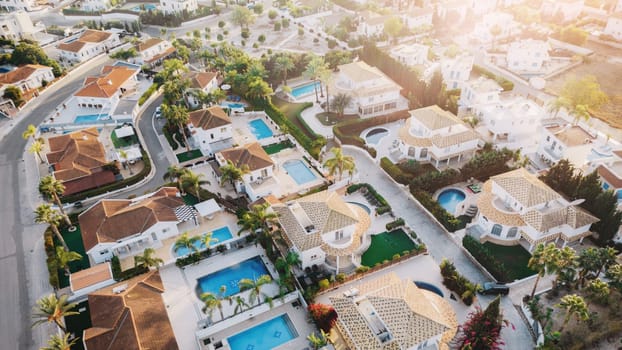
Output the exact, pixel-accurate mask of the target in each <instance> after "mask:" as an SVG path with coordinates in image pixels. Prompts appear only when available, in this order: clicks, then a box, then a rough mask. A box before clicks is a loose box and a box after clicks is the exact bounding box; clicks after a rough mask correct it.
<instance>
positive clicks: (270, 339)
mask: <svg viewBox="0 0 622 350" xmlns="http://www.w3.org/2000/svg"><path fill="white" fill-rule="evenodd" d="M296 337H298V332H296V328H295V327H294V325H293V324H292V321H291V320H290V319H289V316H287V314H283V315H281V316H277V317H275V318H273V319H270V320H268V321H266V322H263V323H260V324H258V325H256V326H253V327H251V328H248V329H246V330H244V331H242V332H240V333H238V334H235V335H233V336H231V337H229V338H227V342H228V343H229V347H230V348H231V350H263V349H274V348H276V347H277V346H279V345H281V344H285V343H286V342H288V341H290V340H292V339H294V338H296Z"/></svg>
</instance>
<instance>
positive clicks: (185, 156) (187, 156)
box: [176, 149, 203, 163]
mask: <svg viewBox="0 0 622 350" xmlns="http://www.w3.org/2000/svg"><path fill="white" fill-rule="evenodd" d="M176 156H177V160H178V161H179V163H183V162H187V161H189V160H193V159H197V158H200V157H203V153H201V150H199V149H193V150H190V151H188V152H183V153H177V154H176Z"/></svg>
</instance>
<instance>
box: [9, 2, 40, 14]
mask: <svg viewBox="0 0 622 350" xmlns="http://www.w3.org/2000/svg"><path fill="white" fill-rule="evenodd" d="M36 7H37V2H36V1H35V0H0V8H2V9H3V10H5V11H7V12H13V11H20V10H23V11H33V10H35V9H36Z"/></svg>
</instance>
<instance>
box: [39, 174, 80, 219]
mask: <svg viewBox="0 0 622 350" xmlns="http://www.w3.org/2000/svg"><path fill="white" fill-rule="evenodd" d="M39 193H41V194H42V195H43V196H45V197H47V198H49V199H51V200H52V201H53V202H54V203H55V204H56V205H57V206H58V210H59V211H60V213H61V215H62V216H63V218H64V219H65V223H66V224H67V226H71V225H72V224H71V220H69V215H67V213H65V209H63V203H61V201H60V196H61V195H62V194H63V193H65V185H63V183H62V182H60V181H58V180H56V179H55V178H54V176H52V175H47V176H44V177H42V178H41V180H39Z"/></svg>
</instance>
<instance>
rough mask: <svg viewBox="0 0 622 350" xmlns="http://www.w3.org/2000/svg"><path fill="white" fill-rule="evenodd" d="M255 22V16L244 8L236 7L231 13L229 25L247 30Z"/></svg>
mask: <svg viewBox="0 0 622 350" xmlns="http://www.w3.org/2000/svg"><path fill="white" fill-rule="evenodd" d="M254 22H255V16H254V15H253V13H252V12H251V10H249V9H248V7H246V6H236V7H234V8H233V10H232V11H231V23H233V24H235V25H238V26H240V28H247V29H248V26H249V25H251V24H253V23H254Z"/></svg>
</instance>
